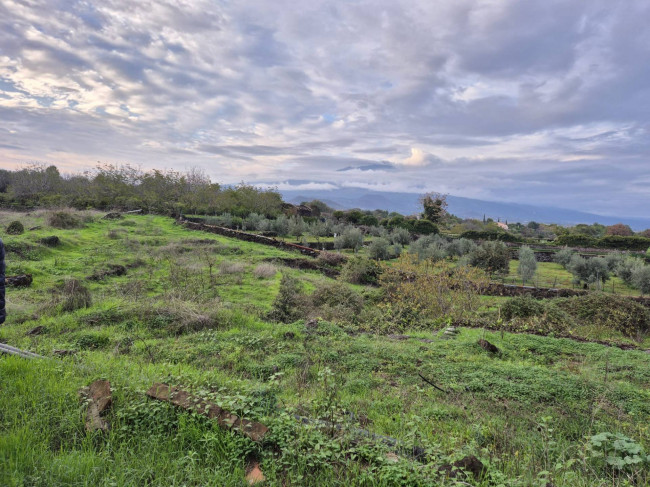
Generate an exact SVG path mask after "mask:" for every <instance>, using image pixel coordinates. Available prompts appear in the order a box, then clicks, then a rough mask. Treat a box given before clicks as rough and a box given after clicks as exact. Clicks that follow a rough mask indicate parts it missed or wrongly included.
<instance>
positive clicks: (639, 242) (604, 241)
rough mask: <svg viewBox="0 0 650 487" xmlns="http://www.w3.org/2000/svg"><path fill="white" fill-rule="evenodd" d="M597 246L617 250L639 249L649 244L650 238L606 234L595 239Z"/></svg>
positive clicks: (642, 249)
mask: <svg viewBox="0 0 650 487" xmlns="http://www.w3.org/2000/svg"><path fill="white" fill-rule="evenodd" d="M597 245H598V247H601V248H604V249H618V250H641V251H644V250H646V249H647V248H648V247H649V246H650V238H646V237H640V236H636V235H634V236H630V237H624V236H621V235H608V236H606V237H603V238H601V239H599V240H598V241H597Z"/></svg>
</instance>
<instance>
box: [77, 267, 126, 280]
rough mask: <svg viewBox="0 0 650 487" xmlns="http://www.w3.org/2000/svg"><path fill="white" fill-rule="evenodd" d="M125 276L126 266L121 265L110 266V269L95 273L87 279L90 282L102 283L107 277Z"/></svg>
mask: <svg viewBox="0 0 650 487" xmlns="http://www.w3.org/2000/svg"><path fill="white" fill-rule="evenodd" d="M125 274H126V266H123V265H121V264H111V265H109V266H108V269H104V270H101V271H95V272H94V273H93V274H91V275H90V276H88V277H87V278H86V279H88V280H89V281H101V280H102V279H104V278H106V277H115V276H123V275H125Z"/></svg>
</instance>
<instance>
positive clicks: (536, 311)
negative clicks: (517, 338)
mask: <svg viewBox="0 0 650 487" xmlns="http://www.w3.org/2000/svg"><path fill="white" fill-rule="evenodd" d="M501 315H502V316H503V318H504V319H505V320H506V321H507V322H508V323H506V326H505V327H506V328H507V329H509V330H511V331H533V332H537V333H553V332H555V333H564V332H566V331H567V329H568V328H569V327H571V326H573V325H574V324H575V322H574V321H573V318H572V317H571V316H570V315H569V314H568V313H567V312H566V311H564V310H562V309H560V308H559V307H558V306H557V305H556V304H555V302H554V301H541V300H537V299H535V298H533V297H531V296H517V297H514V298H512V299H510V300H508V301H507V302H506V304H504V305H503V307H502V308H501Z"/></svg>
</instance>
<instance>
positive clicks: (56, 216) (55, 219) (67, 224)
mask: <svg viewBox="0 0 650 487" xmlns="http://www.w3.org/2000/svg"><path fill="white" fill-rule="evenodd" d="M47 224H48V225H49V226H51V227H53V228H61V229H70V228H83V226H84V224H83V222H82V220H81V219H80V218H79V217H77V216H76V215H74V214H72V213H70V212H68V211H55V212H53V213H50V215H49V216H48V217H47Z"/></svg>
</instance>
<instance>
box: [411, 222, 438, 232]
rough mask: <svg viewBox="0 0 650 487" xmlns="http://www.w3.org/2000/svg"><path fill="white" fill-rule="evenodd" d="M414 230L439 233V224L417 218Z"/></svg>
mask: <svg viewBox="0 0 650 487" xmlns="http://www.w3.org/2000/svg"><path fill="white" fill-rule="evenodd" d="M413 231H414V232H415V233H419V234H422V235H433V234H436V233H439V232H440V230H438V226H437V225H436V224H435V223H433V222H431V221H429V220H425V219H422V220H417V221H416V222H415V223H414V224H413Z"/></svg>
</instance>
